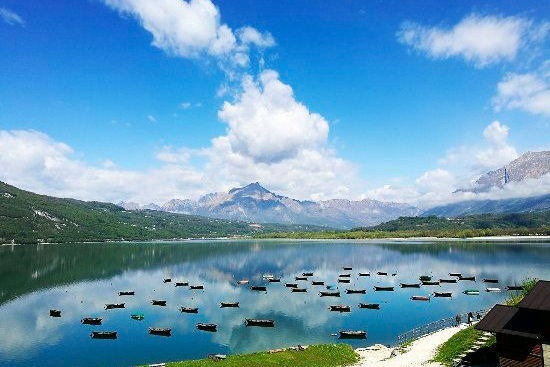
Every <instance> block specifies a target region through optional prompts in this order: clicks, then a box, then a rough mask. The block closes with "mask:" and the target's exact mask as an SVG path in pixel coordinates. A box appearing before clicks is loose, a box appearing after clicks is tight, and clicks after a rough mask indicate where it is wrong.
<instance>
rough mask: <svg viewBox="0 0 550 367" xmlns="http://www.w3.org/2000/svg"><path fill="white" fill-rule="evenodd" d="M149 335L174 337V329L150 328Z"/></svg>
mask: <svg viewBox="0 0 550 367" xmlns="http://www.w3.org/2000/svg"><path fill="white" fill-rule="evenodd" d="M149 334H153V335H162V336H171V335H172V329H169V328H163V327H150V328H149Z"/></svg>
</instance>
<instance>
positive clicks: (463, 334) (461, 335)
mask: <svg viewBox="0 0 550 367" xmlns="http://www.w3.org/2000/svg"><path fill="white" fill-rule="evenodd" d="M481 335H482V332H481V331H478V330H476V329H474V326H473V325H472V326H470V327H468V328H466V329H464V330H461V331H459V332H458V333H456V334H455V335H453V336H452V337H451V338H450V339H449V340H447V341H446V342H445V343H443V344H441V345H440V346H439V348H437V354H436V355H435V357H434V359H433V360H434V361H435V362H439V363H441V364H444V365H445V366H454V364H455V363H454V360H455V359H456V358H458V356H459V355H461V354H463V353H464V352H466V351H467V350H468V349H470V348H472V347H473V346H474V342H475V341H476V340H478V339H479V338H480V337H481ZM494 343H496V339H495V337H494V336H493V337H491V338H489V339H488V340H487V342H486V343H485V344H484V345H483V347H489V346H491V345H493V344H494Z"/></svg>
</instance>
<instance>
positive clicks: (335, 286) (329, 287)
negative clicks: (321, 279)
mask: <svg viewBox="0 0 550 367" xmlns="http://www.w3.org/2000/svg"><path fill="white" fill-rule="evenodd" d="M326 288H327V289H338V286H337V285H332V284H330V285H327V286H326Z"/></svg>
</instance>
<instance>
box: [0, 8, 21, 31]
mask: <svg viewBox="0 0 550 367" xmlns="http://www.w3.org/2000/svg"><path fill="white" fill-rule="evenodd" d="M0 18H2V20H3V21H4V23H6V24H8V25H20V26H22V27H24V26H25V20H23V18H21V16H19V15H18V14H17V13H15V12H13V11H11V10H9V9H6V8H0Z"/></svg>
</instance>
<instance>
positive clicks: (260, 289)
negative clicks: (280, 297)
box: [250, 285, 267, 292]
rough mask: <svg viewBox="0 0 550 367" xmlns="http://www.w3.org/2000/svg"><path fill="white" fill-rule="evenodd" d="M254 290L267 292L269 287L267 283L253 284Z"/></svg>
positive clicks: (252, 288)
mask: <svg viewBox="0 0 550 367" xmlns="http://www.w3.org/2000/svg"><path fill="white" fill-rule="evenodd" d="M250 290H252V291H259V292H266V291H267V287H266V286H265V285H253V286H251V287H250Z"/></svg>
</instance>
